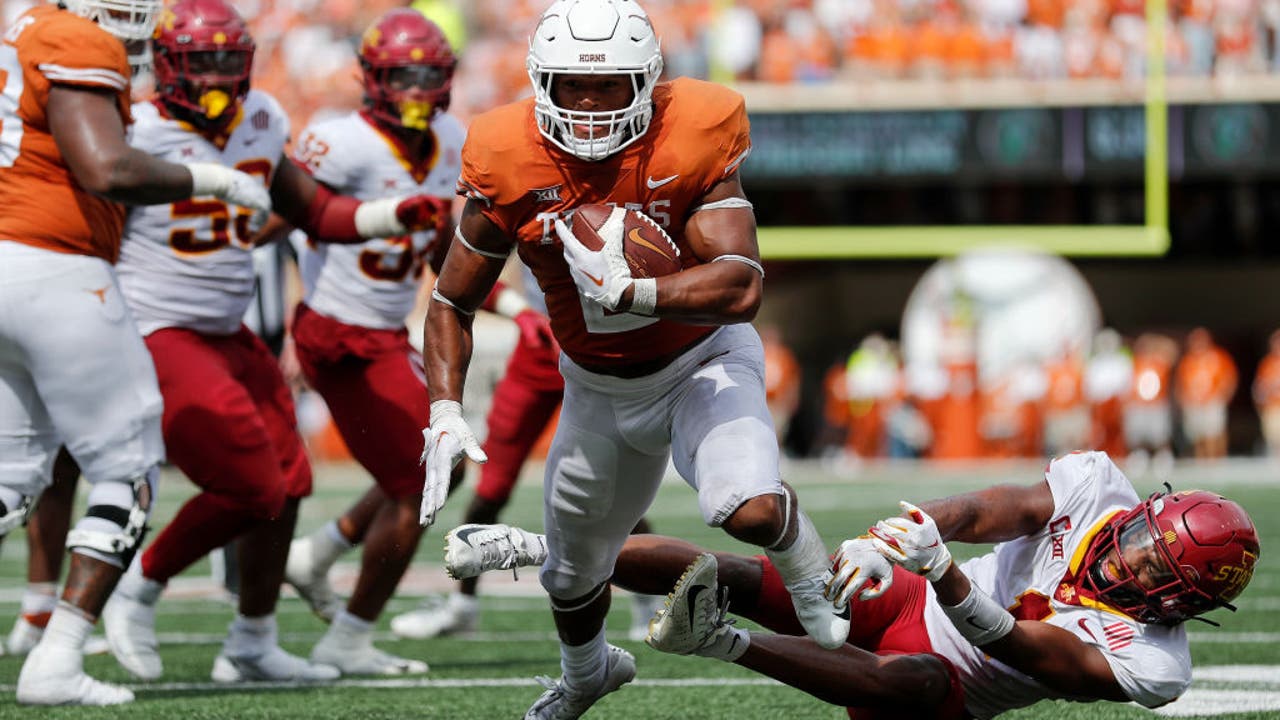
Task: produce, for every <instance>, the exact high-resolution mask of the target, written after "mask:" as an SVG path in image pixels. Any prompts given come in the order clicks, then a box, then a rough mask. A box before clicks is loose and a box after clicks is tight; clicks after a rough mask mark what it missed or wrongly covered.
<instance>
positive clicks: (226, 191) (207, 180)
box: [186, 163, 271, 213]
mask: <svg viewBox="0 0 1280 720" xmlns="http://www.w3.org/2000/svg"><path fill="white" fill-rule="evenodd" d="M186 168H187V170H189V171H190V172H191V195H192V197H206V196H210V195H212V196H213V197H216V198H218V199H219V200H225V201H227V202H228V203H231V204H232V205H239V206H240V207H245V208H249V209H250V210H256V211H258V212H259V213H265V212H269V211H270V210H271V193H270V192H269V191H268V190H267V186H266V185H265V184H263V181H262V178H259V177H254V176H253V175H248V174H246V173H242V172H240V171H239V170H232V169H231V168H229V167H226V166H224V165H219V164H217V163H188V164H187V165H186Z"/></svg>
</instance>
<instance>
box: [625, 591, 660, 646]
mask: <svg viewBox="0 0 1280 720" xmlns="http://www.w3.org/2000/svg"><path fill="white" fill-rule="evenodd" d="M662 601H663V597H662V596H661V595H645V594H643V593H632V595H631V626H630V627H628V628H627V639H628V640H630V641H632V642H640V641H641V640H644V639H645V637H646V636H647V635H648V634H649V619H650V618H652V617H653V615H654V613H656V612H658V610H659V608H661V607H662Z"/></svg>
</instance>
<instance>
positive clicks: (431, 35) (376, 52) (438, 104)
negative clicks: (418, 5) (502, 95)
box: [360, 8, 457, 131]
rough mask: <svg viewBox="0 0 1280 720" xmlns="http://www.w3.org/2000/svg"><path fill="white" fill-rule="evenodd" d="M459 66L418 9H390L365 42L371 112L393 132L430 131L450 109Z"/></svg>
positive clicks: (362, 52)
mask: <svg viewBox="0 0 1280 720" xmlns="http://www.w3.org/2000/svg"><path fill="white" fill-rule="evenodd" d="M456 65H457V60H456V59H455V58H454V56H453V50H452V49H450V47H449V41H448V40H447V39H445V36H444V32H442V31H441V30H440V28H439V27H438V26H437V25H436V24H435V23H433V22H431V21H430V20H428V19H427V18H426V17H425V16H423V14H422V13H420V12H418V11H417V10H411V9H409V8H397V9H395V10H391V11H390V12H388V13H386V14H385V15H383V16H382V17H381V18H379V19H378V21H377V22H375V23H374V24H373V25H372V26H370V27H369V29H368V30H366V31H365V33H364V37H363V38H362V39H361V42H360V68H361V70H362V71H363V73H364V103H365V108H366V112H368V113H369V114H370V115H371V116H373V118H374V119H375V120H377V121H378V122H380V123H382V124H385V125H389V126H391V127H401V128H406V129H409V130H416V131H424V130H426V129H427V127H428V126H429V125H430V123H431V119H432V118H433V117H435V114H436V113H438V112H444V111H445V110H448V109H449V89H450V86H451V85H452V83H453V69H454V66H456Z"/></svg>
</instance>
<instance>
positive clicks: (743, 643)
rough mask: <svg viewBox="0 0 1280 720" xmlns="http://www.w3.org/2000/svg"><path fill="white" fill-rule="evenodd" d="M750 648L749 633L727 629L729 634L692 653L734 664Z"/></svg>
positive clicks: (736, 629) (737, 629) (739, 629)
mask: <svg viewBox="0 0 1280 720" xmlns="http://www.w3.org/2000/svg"><path fill="white" fill-rule="evenodd" d="M749 647H751V633H749V632H747V631H746V630H743V629H742V628H736V627H732V626H730V627H729V632H726V633H724V634H723V635H721V636H720V637H718V638H716V641H715V642H713V643H711V644H710V645H708V646H706V647H703V648H698V649H697V650H694V651H693V654H694V655H701V656H702V657H709V658H715V659H717V660H724V661H725V662H736V661H737V659H738V658H740V657H742V654H743V653H745V652H746V651H747V648H749Z"/></svg>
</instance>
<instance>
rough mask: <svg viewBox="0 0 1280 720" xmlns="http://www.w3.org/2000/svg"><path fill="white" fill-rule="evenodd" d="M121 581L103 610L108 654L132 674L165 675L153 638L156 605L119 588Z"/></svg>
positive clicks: (144, 677)
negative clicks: (108, 647) (113, 656)
mask: <svg viewBox="0 0 1280 720" xmlns="http://www.w3.org/2000/svg"><path fill="white" fill-rule="evenodd" d="M122 588H123V583H122V584H121V587H120V588H117V589H116V592H114V593H112V595H111V599H110V600H108V601H107V606H106V607H105V608H103V609H102V626H103V628H104V629H105V630H106V633H107V645H108V646H110V648H111V654H112V655H115V656H116V660H117V661H119V663H120V664H121V665H122V666H124V669H125V670H128V671H129V672H130V673H132V674H133V675H134V676H135V677H137V678H139V679H141V680H156V679H158V678H159V677H160V676H161V675H162V674H164V663H163V662H161V660H160V641H159V639H157V638H156V606H155V605H154V604H148V603H145V602H142V601H141V600H140V599H138V598H137V597H134V596H133V595H131V594H129V593H128V592H127V591H122Z"/></svg>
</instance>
